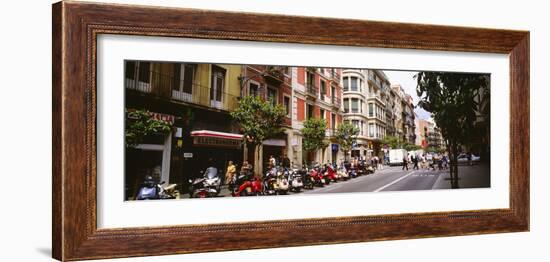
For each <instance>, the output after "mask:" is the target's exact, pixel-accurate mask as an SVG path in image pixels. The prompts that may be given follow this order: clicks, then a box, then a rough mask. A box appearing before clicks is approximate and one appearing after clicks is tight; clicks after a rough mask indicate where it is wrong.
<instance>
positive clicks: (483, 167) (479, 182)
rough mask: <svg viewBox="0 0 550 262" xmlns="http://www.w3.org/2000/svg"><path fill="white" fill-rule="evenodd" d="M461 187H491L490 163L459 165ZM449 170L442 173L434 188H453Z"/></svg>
mask: <svg viewBox="0 0 550 262" xmlns="http://www.w3.org/2000/svg"><path fill="white" fill-rule="evenodd" d="M458 178H459V180H458V186H459V188H488V187H491V172H490V168H489V163H480V164H478V165H473V166H467V165H464V166H462V165H461V166H458ZM449 179H450V176H449V171H446V172H445V173H444V174H441V175H440V176H439V177H438V178H437V181H435V184H434V186H433V188H432V189H451V181H450V180H449Z"/></svg>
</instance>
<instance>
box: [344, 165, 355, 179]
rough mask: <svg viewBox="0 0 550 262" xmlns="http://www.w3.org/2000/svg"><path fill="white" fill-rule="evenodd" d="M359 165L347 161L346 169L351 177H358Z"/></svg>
mask: <svg viewBox="0 0 550 262" xmlns="http://www.w3.org/2000/svg"><path fill="white" fill-rule="evenodd" d="M357 168H358V167H357V165H355V164H352V163H346V170H347V173H348V177H349V178H356V177H357V176H358V174H357Z"/></svg>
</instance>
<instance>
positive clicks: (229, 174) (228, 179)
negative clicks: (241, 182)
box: [225, 161, 237, 185]
mask: <svg viewBox="0 0 550 262" xmlns="http://www.w3.org/2000/svg"><path fill="white" fill-rule="evenodd" d="M236 173H237V167H236V166H235V165H234V164H233V161H229V163H228V164H227V171H226V172H225V184H226V185H229V184H231V183H232V182H233V178H234V177H235V174H236Z"/></svg>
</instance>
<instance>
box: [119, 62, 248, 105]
mask: <svg viewBox="0 0 550 262" xmlns="http://www.w3.org/2000/svg"><path fill="white" fill-rule="evenodd" d="M150 75H151V77H150V79H149V82H143V81H138V80H136V79H128V78H127V79H125V80H126V81H125V88H126V89H129V90H134V91H136V92H138V93H144V94H148V95H151V96H152V97H156V98H161V99H164V100H166V101H167V102H172V103H182V104H189V105H195V106H200V107H206V108H210V109H217V110H224V111H232V110H234V109H235V108H236V107H237V104H238V100H239V96H238V95H235V94H231V93H229V92H227V91H226V89H225V88H226V87H222V88H221V89H220V90H216V89H212V88H210V87H209V86H204V85H201V84H199V83H193V82H185V81H183V80H181V81H180V80H179V79H178V78H174V77H172V76H170V75H165V74H162V73H160V72H155V71H152V72H151V74H150Z"/></svg>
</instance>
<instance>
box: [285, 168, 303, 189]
mask: <svg viewBox="0 0 550 262" xmlns="http://www.w3.org/2000/svg"><path fill="white" fill-rule="evenodd" d="M288 180H289V181H290V190H292V191H294V192H300V191H302V188H304V183H303V179H302V174H301V172H300V170H299V169H297V168H293V169H292V170H291V171H290V172H289V176H288Z"/></svg>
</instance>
